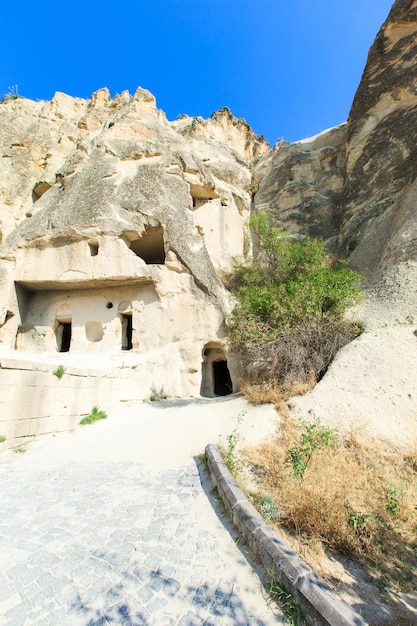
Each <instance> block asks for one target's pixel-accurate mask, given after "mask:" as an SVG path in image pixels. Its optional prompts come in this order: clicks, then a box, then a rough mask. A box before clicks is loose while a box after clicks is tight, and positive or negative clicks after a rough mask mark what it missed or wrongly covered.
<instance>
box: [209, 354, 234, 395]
mask: <svg viewBox="0 0 417 626" xmlns="http://www.w3.org/2000/svg"><path fill="white" fill-rule="evenodd" d="M213 387H214V395H215V396H228V395H229V394H231V393H232V391H233V385H232V379H231V378H230V372H229V368H228V367H227V361H213Z"/></svg>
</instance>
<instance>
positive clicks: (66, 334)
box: [56, 322, 72, 352]
mask: <svg viewBox="0 0 417 626" xmlns="http://www.w3.org/2000/svg"><path fill="white" fill-rule="evenodd" d="M71 326H72V325H71V322H58V326H57V329H56V340H57V344H58V352H69V349H70V345H71Z"/></svg>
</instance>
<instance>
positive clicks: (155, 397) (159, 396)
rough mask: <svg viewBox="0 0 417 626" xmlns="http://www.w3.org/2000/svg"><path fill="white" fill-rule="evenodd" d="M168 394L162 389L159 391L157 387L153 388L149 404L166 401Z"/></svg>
mask: <svg viewBox="0 0 417 626" xmlns="http://www.w3.org/2000/svg"><path fill="white" fill-rule="evenodd" d="M166 399H167V394H166V393H165V391H164V388H163V387H161V388H160V389H157V388H156V387H152V389H151V395H150V396H149V402H159V401H160V400H166Z"/></svg>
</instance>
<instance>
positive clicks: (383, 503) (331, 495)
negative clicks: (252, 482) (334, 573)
mask: <svg viewBox="0 0 417 626" xmlns="http://www.w3.org/2000/svg"><path fill="white" fill-rule="evenodd" d="M320 428H321V426H317V431H314V432H318V430H319V429H320ZM307 432H308V425H306V424H305V423H300V424H298V425H297V424H295V423H294V422H293V421H292V420H289V419H288V418H283V420H282V428H281V432H280V434H279V436H278V437H277V438H276V439H275V441H271V442H268V443H264V444H262V445H261V446H259V447H257V448H253V449H249V450H246V452H245V456H246V458H247V460H248V461H249V463H250V465H251V467H252V468H253V473H254V474H255V475H256V477H257V481H258V488H259V492H260V493H267V494H268V496H270V497H272V498H273V499H274V501H275V502H276V504H277V507H278V509H279V510H280V511H281V516H280V520H279V523H278V525H279V526H281V527H283V528H284V529H286V530H287V531H289V532H291V533H293V535H294V536H295V537H296V538H297V539H298V541H299V542H300V544H301V545H303V544H304V545H306V546H307V545H308V546H309V549H311V546H312V545H313V544H314V543H316V544H317V542H321V544H322V546H323V547H324V548H331V549H334V550H337V551H339V552H340V553H342V554H344V555H348V556H350V557H356V558H357V557H360V558H361V559H364V560H365V561H366V563H367V564H368V566H369V568H370V570H371V571H372V575H373V577H374V578H376V579H377V581H379V582H381V584H382V585H383V586H390V587H391V588H393V589H394V590H402V591H411V590H413V589H415V588H416V587H417V581H416V571H417V540H416V531H417V475H416V471H415V462H416V456H415V455H409V454H407V455H405V456H403V455H401V454H400V453H399V452H396V451H392V450H388V449H386V448H383V447H382V446H381V447H379V448H377V447H376V444H375V443H373V444H372V446H367V445H365V444H363V443H359V442H358V441H357V440H356V439H355V438H349V439H348V440H345V439H343V438H342V437H340V436H337V437H336V438H335V437H330V438H329V441H328V443H326V444H325V445H322V446H317V447H316V448H314V446H313V451H312V453H311V457H310V458H309V459H308V462H307V465H306V468H305V471H304V474H303V478H302V477H301V478H300V476H298V477H297V474H296V473H295V472H294V466H293V465H292V463H293V462H294V459H295V462H297V461H300V456H302V454H304V455H305V454H307V453H306V450H307V451H309V450H311V448H309V447H308V446H309V445H310V444H311V441H310V439H311V438H310V439H309V438H308V436H307V435H306V433H307ZM303 437H304V438H303ZM309 441H310V444H309ZM303 442H304V443H303ZM303 446H304V447H303ZM291 451H293V453H292V456H291V454H289V453H290V452H291ZM300 451H302V453H301V452H300ZM308 453H309V452H308ZM297 455H298V456H297Z"/></svg>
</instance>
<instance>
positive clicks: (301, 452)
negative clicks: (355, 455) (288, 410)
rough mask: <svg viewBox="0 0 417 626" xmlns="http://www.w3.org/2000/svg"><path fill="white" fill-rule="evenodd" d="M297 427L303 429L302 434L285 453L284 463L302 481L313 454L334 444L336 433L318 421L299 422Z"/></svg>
mask: <svg viewBox="0 0 417 626" xmlns="http://www.w3.org/2000/svg"><path fill="white" fill-rule="evenodd" d="M299 427H300V428H303V432H302V433H301V436H300V439H299V441H298V442H297V443H296V445H294V446H293V447H292V448H290V449H289V450H288V451H287V459H286V462H287V465H290V466H291V469H292V473H293V475H294V476H295V477H296V478H300V479H301V480H303V479H304V474H305V472H306V469H307V466H308V464H309V462H310V460H311V457H312V456H313V453H314V452H316V451H318V450H320V448H326V447H327V446H328V445H329V444H330V443H334V442H335V441H336V432H337V431H336V430H335V429H332V428H329V427H328V426H323V424H321V423H320V421H319V420H318V419H316V420H315V421H314V422H312V423H311V424H308V423H307V422H304V421H300V423H299Z"/></svg>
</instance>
